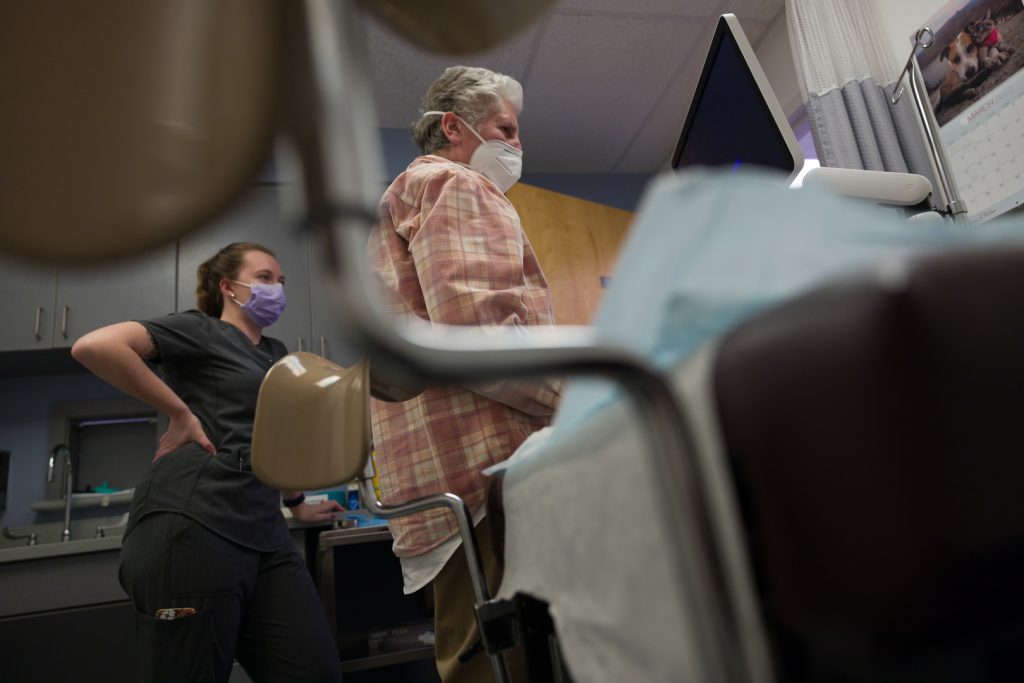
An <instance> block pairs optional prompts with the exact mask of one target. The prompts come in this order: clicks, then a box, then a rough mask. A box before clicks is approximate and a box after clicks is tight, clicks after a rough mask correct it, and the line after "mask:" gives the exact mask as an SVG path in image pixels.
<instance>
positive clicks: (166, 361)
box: [125, 310, 291, 551]
mask: <svg viewBox="0 0 1024 683" xmlns="http://www.w3.org/2000/svg"><path fill="white" fill-rule="evenodd" d="M139 322H140V323H141V324H142V325H143V326H144V327H145V328H146V330H147V331H148V332H149V335H150V336H151V337H152V339H153V343H154V345H155V346H156V357H155V358H153V359H152V362H154V363H156V364H157V366H158V369H159V372H160V374H161V376H162V378H163V380H164V381H165V382H166V383H167V385H168V386H170V388H171V389H172V390H174V392H175V393H176V394H177V395H178V396H179V397H181V399H182V400H183V401H184V402H185V403H186V405H188V407H189V409H191V410H192V412H193V413H194V414H195V415H196V417H198V418H199V421H200V422H201V423H202V425H203V430H204V431H205V432H206V436H207V437H208V438H209V439H210V441H211V442H213V444H214V446H216V447H217V454H216V455H215V456H211V455H209V454H208V453H207V452H206V451H204V450H203V449H202V448H201V447H200V446H199V445H198V444H196V443H190V444H187V445H185V446H183V447H181V448H179V449H178V450H176V451H173V452H171V453H168V454H167V455H165V456H164V457H162V458H160V459H159V460H157V461H156V462H155V463H153V465H152V466H151V467H150V468H149V470H148V471H147V473H146V475H145V476H144V477H143V480H142V482H141V483H139V485H138V486H136V488H135V497H134V499H133V500H132V509H131V516H130V522H129V525H128V528H127V529H126V531H125V535H126V536H127V535H128V534H129V533H130V532H131V531H132V529H133V528H134V527H135V525H136V524H137V523H138V522H139V520H140V519H142V518H143V517H144V516H146V515H147V514H149V513H152V512H175V513H179V514H184V515H188V516H189V517H192V518H193V519H195V520H196V521H198V522H199V523H200V524H202V525H203V526H205V527H207V528H208V529H210V530H211V531H213V532H215V533H217V534H220V535H221V536H224V537H225V538H227V539H229V540H231V541H234V542H235V543H238V544H240V545H243V546H245V547H248V548H252V549H254V550H259V551H270V550H276V549H278V548H280V547H283V546H285V545H287V544H288V543H290V542H291V537H290V536H289V533H288V525H287V523H286V522H285V520H284V517H283V516H282V515H281V508H280V502H279V501H280V496H279V492H278V491H277V490H276V489H273V488H270V487H269V486H267V485H266V484H264V483H263V482H261V481H260V480H259V479H257V478H256V476H255V475H254V474H253V473H252V470H251V467H250V466H249V445H250V441H251V439H252V429H253V419H254V417H255V414H256V398H257V396H258V393H259V388H260V383H261V382H262V381H263V377H264V376H265V375H266V374H267V370H269V369H270V366H271V365H273V364H274V363H275V362H276V361H278V360H279V359H280V358H281V357H282V356H284V355H285V354H286V353H287V349H285V346H284V344H282V343H281V342H280V341H278V340H276V339H272V338H270V337H266V336H264V337H262V338H261V339H260V342H259V344H253V343H252V342H251V341H250V340H249V338H248V337H247V336H245V334H244V333H243V332H242V331H241V330H240V329H238V328H237V327H235V326H234V325H232V324H230V323H226V322H224V321H222V320H220V319H218V318H214V317H211V316H209V315H206V314H205V313H201V312H200V311H194V310H193V311H185V312H184V313H178V314H174V315H168V316H164V317H162V318H156V319H153V320H140V321H139Z"/></svg>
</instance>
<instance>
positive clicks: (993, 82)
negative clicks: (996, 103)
mask: <svg viewBox="0 0 1024 683" xmlns="http://www.w3.org/2000/svg"><path fill="white" fill-rule="evenodd" d="M933 21H934V22H935V23H936V24H938V25H937V26H936V25H933V26H930V28H931V29H932V30H933V31H934V33H935V42H934V43H933V44H932V45H931V46H930V47H928V48H927V49H924V50H918V52H917V55H916V57H917V63H918V66H919V67H920V69H921V75H922V76H923V77H924V83H925V89H926V90H927V91H928V99H929V101H930V103H931V107H932V111H933V112H934V113H935V119H936V121H937V122H938V124H939V126H944V125H945V124H947V123H949V122H950V121H952V120H953V119H955V118H956V117H957V116H958V115H959V114H961V113H962V112H963V111H965V110H966V109H968V108H969V107H971V106H973V105H974V104H975V103H977V102H979V101H980V100H981V99H982V98H984V97H985V96H986V95H988V94H989V93H990V92H992V91H993V90H994V89H996V88H997V87H999V85H1000V84H1002V83H1004V82H1005V81H1006V80H1007V79H1009V78H1010V77H1012V76H1013V75H1014V74H1016V73H1017V72H1018V71H1020V70H1021V68H1022V67H1024V0H954V1H953V2H950V3H948V4H947V5H945V6H944V7H943V8H942V10H941V11H940V12H939V13H938V14H937V15H936V16H935V17H933Z"/></svg>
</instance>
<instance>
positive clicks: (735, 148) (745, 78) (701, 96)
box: [672, 14, 803, 179]
mask: <svg viewBox="0 0 1024 683" xmlns="http://www.w3.org/2000/svg"><path fill="white" fill-rule="evenodd" d="M747 164H753V165H758V166H767V167H769V168H775V169H779V170H781V171H783V172H784V173H786V174H787V175H789V176H790V178H791V179H792V178H793V177H795V176H796V174H797V173H798V172H799V171H800V168H801V167H802V165H803V154H802V153H801V151H800V146H799V144H798V143H797V141H796V136H795V135H794V134H793V130H792V128H791V127H790V125H789V122H788V121H787V120H786V117H785V114H784V113H783V111H782V107H781V106H780V105H779V103H778V100H777V99H776V97H775V93H774V92H772V89H771V86H770V85H769V84H768V79H767V77H766V76H765V75H764V71H763V70H762V69H761V65H760V64H759V63H758V62H757V58H756V57H755V56H754V51H753V49H752V48H751V47H750V44H749V42H747V39H746V36H745V35H744V34H743V30H742V29H741V28H740V26H739V22H738V21H737V20H736V17H734V16H733V15H731V14H727V15H724V16H723V17H722V18H721V19H720V20H719V22H718V29H717V30H716V31H715V36H714V38H713V39H712V41H711V49H710V50H709V51H708V56H707V59H706V60H705V62H704V70H703V71H702V72H701V76H700V81H699V82H698V84H697V89H696V91H695V92H694V95H693V100H692V102H691V103H690V110H689V111H688V112H687V114H686V121H685V123H684V124H683V132H682V134H681V135H680V136H679V142H678V144H677V145H676V150H675V154H673V156H672V168H674V169H681V168H684V167H687V166H731V167H739V166H742V165H747Z"/></svg>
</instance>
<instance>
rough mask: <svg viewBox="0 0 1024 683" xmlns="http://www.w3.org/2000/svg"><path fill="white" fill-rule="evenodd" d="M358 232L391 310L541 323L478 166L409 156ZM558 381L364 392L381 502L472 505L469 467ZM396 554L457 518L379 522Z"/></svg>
mask: <svg viewBox="0 0 1024 683" xmlns="http://www.w3.org/2000/svg"><path fill="white" fill-rule="evenodd" d="M380 215H381V220H380V223H379V224H378V225H377V226H376V227H375V228H374V230H373V233H372V235H371V237H370V243H369V254H370V258H371V264H372V268H373V270H374V271H375V272H376V273H377V275H378V276H379V278H380V280H381V281H382V282H383V284H384V288H385V290H386V293H387V295H388V299H389V300H390V304H391V310H392V311H393V312H394V313H396V314H410V313H411V314H414V315H417V316H419V317H420V318H423V319H425V320H429V321H432V322H438V323H445V324H449V325H517V326H522V325H527V326H528V325H550V324H552V323H553V316H552V313H551V296H550V294H549V292H548V283H547V280H546V279H545V277H544V273H543V271H541V268H540V263H538V262H537V257H536V255H535V254H534V252H533V248H532V247H531V246H530V242H529V240H527V238H526V235H525V234H524V233H523V229H522V226H521V225H520V223H519V215H518V214H517V213H516V210H515V208H513V206H512V204H511V203H510V202H509V201H508V199H507V198H506V197H505V195H503V194H502V193H501V192H499V191H498V189H497V187H495V186H494V185H493V184H492V183H491V182H490V181H489V180H487V179H486V178H485V177H484V176H482V175H481V174H479V173H477V172H476V171H473V170H471V169H469V168H467V167H466V166H463V165H461V164H458V163H455V162H452V161H448V160H447V159H444V158H441V157H437V156H424V157H419V158H418V159H416V160H415V161H413V162H412V164H410V166H409V168H408V169H406V171H405V172H404V173H402V174H401V175H400V176H398V178H396V179H395V181H394V182H393V183H392V184H391V186H390V187H389V188H388V189H387V191H386V192H385V193H384V197H383V199H382V200H381V204H380ZM559 389H560V382H559V381H557V380H552V381H510V382H495V383H490V384H488V385H487V386H473V387H472V388H467V387H466V386H461V385H450V386H444V387H436V388H431V389H427V390H426V391H424V392H423V393H422V394H421V395H419V396H417V397H416V398H413V399H411V400H409V401H405V402H402V403H385V402H382V401H373V404H372V407H371V416H372V420H373V440H374V448H375V451H376V462H377V469H378V475H379V478H380V485H381V495H382V497H383V499H384V502H386V503H398V502H404V501H408V500H410V499H412V498H416V497H419V496H424V495H428V494H433V493H442V492H446V491H450V492H453V493H456V494H458V495H460V496H462V498H463V499H464V500H465V501H466V503H467V504H468V505H469V508H470V511H471V512H475V511H476V510H477V509H478V508H479V507H480V505H481V504H482V503H483V499H484V486H485V482H484V476H483V474H482V473H481V471H482V470H483V469H485V468H487V467H489V466H491V465H493V464H495V463H498V462H501V461H503V460H505V459H506V458H508V456H509V455H511V454H512V452H513V451H515V449H516V448H518V447H519V444H521V443H522V442H523V441H524V440H525V439H526V437H527V436H529V434H530V433H531V432H533V431H535V430H537V429H539V428H541V427H543V426H544V425H547V424H548V423H549V422H550V420H551V416H552V415H553V414H554V410H555V406H556V404H557V402H558V399H559V397H560V393H559ZM390 527H391V532H392V534H393V535H394V537H395V544H394V550H395V554H397V555H398V556H399V557H412V556H415V555H421V554H423V553H425V552H428V551H430V550H432V549H433V548H435V547H437V546H438V545H440V544H441V543H443V542H445V541H446V540H448V539H449V538H451V537H452V536H454V535H455V534H456V533H457V531H458V529H457V526H456V524H455V522H454V520H453V519H452V517H451V515H450V513H448V512H447V511H442V510H432V511H429V512H426V513H422V514H417V515H411V516H408V517H400V518H398V519H395V520H391V522H390Z"/></svg>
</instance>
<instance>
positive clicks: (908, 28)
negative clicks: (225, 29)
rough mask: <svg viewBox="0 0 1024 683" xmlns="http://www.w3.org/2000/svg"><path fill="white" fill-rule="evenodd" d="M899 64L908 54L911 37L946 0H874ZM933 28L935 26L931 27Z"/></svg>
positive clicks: (901, 63)
mask: <svg viewBox="0 0 1024 683" xmlns="http://www.w3.org/2000/svg"><path fill="white" fill-rule="evenodd" d="M874 3H875V7H876V8H877V10H878V16H879V18H880V19H881V21H882V25H883V26H884V27H885V31H886V34H887V35H888V37H889V44H890V45H891V46H892V51H893V54H894V55H895V56H896V59H898V60H899V62H900V66H901V67H902V65H903V63H904V62H905V60H906V59H907V57H908V56H909V55H910V47H911V38H912V37H913V35H914V33H916V32H917V29H919V28H921V27H922V26H923V25H925V24H926V23H927V22H928V20H929V19H931V17H932V16H933V15H935V14H936V13H937V12H938V11H939V10H940V9H941V8H942V7H943V6H944V5H946V4H947V3H948V0H898V1H895V0H874ZM932 28H935V27H932Z"/></svg>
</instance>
